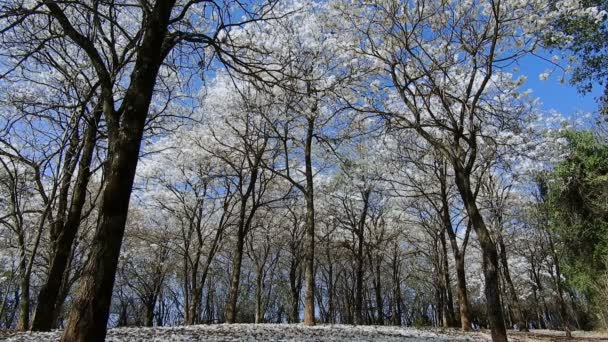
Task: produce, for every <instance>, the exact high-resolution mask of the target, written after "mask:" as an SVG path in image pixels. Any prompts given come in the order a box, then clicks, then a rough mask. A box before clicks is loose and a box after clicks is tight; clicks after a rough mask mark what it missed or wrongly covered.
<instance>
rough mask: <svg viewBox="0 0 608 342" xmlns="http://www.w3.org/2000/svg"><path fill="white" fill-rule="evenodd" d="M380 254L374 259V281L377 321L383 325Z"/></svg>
mask: <svg viewBox="0 0 608 342" xmlns="http://www.w3.org/2000/svg"><path fill="white" fill-rule="evenodd" d="M380 262H381V259H380V256H377V260H376V272H375V273H376V274H375V276H376V277H375V278H376V279H375V281H376V286H375V288H376V291H375V292H376V314H377V315H378V320H377V323H378V325H384V301H383V299H382V280H381V278H380V276H381V273H380V272H381V270H380Z"/></svg>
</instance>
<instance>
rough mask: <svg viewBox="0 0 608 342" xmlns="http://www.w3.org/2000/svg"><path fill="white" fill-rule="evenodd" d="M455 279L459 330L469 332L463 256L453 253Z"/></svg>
mask: <svg viewBox="0 0 608 342" xmlns="http://www.w3.org/2000/svg"><path fill="white" fill-rule="evenodd" d="M454 259H455V260H456V279H457V283H458V307H459V309H460V328H461V329H462V331H469V330H471V318H470V314H469V295H468V292H467V280H466V273H465V270H464V255H461V254H458V253H455V255H454Z"/></svg>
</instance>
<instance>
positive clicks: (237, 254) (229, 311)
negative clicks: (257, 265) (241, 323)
mask: <svg viewBox="0 0 608 342" xmlns="http://www.w3.org/2000/svg"><path fill="white" fill-rule="evenodd" d="M244 235H245V234H244V233H243V232H241V231H239V232H238V236H237V242H236V248H235V249H234V257H233V259H232V275H231V277H230V292H229V293H228V303H227V304H228V305H226V323H229V324H232V323H235V322H236V304H237V300H238V292H239V283H240V278H241V264H242V262H243V247H244V245H245V236H244Z"/></svg>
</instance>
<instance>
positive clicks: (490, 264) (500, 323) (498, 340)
mask: <svg viewBox="0 0 608 342" xmlns="http://www.w3.org/2000/svg"><path fill="white" fill-rule="evenodd" d="M454 164H456V163H454ZM454 172H455V175H456V186H457V187H458V190H459V192H460V195H461V198H462V201H463V203H464V205H465V208H466V211H467V214H468V216H469V220H470V221H471V224H472V226H473V229H475V233H476V234H477V238H478V240H479V245H480V247H481V252H482V259H483V273H484V278H485V296H486V310H487V315H488V321H489V323H490V329H491V331H492V341H494V342H506V341H507V340H508V339H507V330H506V328H505V322H504V318H503V313H502V307H501V302H500V289H499V287H498V275H499V273H498V253H497V251H496V245H495V244H494V242H493V241H492V238H491V236H490V232H489V231H488V228H487V227H486V224H485V222H484V220H483V216H481V213H480V212H479V209H478V207H477V203H476V199H475V195H474V194H473V191H472V188H471V184H470V175H469V174H468V173H466V172H465V171H464V170H462V169H461V168H460V167H458V166H456V165H454Z"/></svg>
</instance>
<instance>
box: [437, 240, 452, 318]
mask: <svg viewBox="0 0 608 342" xmlns="http://www.w3.org/2000/svg"><path fill="white" fill-rule="evenodd" d="M439 239H440V242H441V260H442V262H443V263H442V266H443V267H442V271H443V272H442V273H443V283H444V289H445V305H446V308H445V324H444V325H446V326H448V327H454V326H456V318H455V317H454V298H453V297H452V286H451V281H450V267H449V263H448V249H447V246H446V245H447V243H446V241H445V230H444V231H442V232H441V234H440V236H439Z"/></svg>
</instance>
